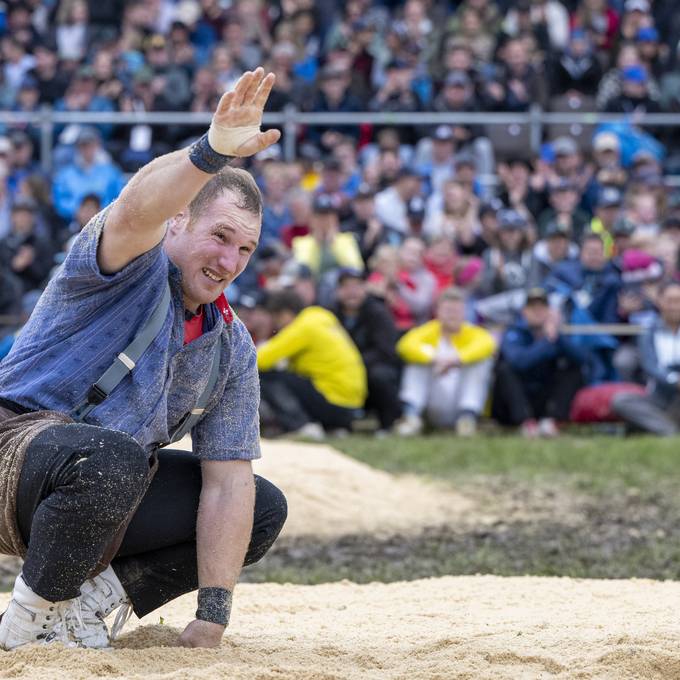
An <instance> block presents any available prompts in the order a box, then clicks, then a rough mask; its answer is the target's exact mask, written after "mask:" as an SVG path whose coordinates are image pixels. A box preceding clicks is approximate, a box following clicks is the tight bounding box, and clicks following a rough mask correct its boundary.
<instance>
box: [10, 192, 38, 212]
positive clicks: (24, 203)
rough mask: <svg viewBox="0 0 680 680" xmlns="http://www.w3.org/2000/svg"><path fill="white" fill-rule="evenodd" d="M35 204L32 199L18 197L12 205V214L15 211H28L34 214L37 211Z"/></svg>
mask: <svg viewBox="0 0 680 680" xmlns="http://www.w3.org/2000/svg"><path fill="white" fill-rule="evenodd" d="M37 207H38V206H37V204H36V202H35V201H34V200H33V199H32V198H26V197H25V196H19V197H18V198H16V199H15V201H14V203H12V212H14V211H15V210H28V211H30V212H34V211H35V210H36V209H37Z"/></svg>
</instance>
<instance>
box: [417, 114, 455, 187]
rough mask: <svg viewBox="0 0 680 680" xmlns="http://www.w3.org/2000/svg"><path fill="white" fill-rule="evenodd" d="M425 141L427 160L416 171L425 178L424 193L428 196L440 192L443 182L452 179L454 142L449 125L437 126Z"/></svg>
mask: <svg viewBox="0 0 680 680" xmlns="http://www.w3.org/2000/svg"><path fill="white" fill-rule="evenodd" d="M424 141H425V140H424ZM427 141H429V147H430V153H429V154H428V156H429V158H427V159H426V160H424V161H423V162H421V163H420V164H419V165H418V168H417V169H418V172H419V173H420V174H421V175H422V176H423V177H424V178H425V184H426V186H425V193H426V194H429V193H435V192H441V190H442V187H443V184H444V182H446V181H447V180H449V179H453V175H454V172H455V170H454V165H453V162H454V158H455V154H456V141H455V139H454V136H453V130H452V129H451V126H449V125H439V126H438V127H437V128H436V129H435V131H434V133H433V134H432V136H431V138H430V139H429V140H427Z"/></svg>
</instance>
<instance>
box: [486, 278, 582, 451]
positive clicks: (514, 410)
mask: <svg viewBox="0 0 680 680" xmlns="http://www.w3.org/2000/svg"><path fill="white" fill-rule="evenodd" d="M559 322H560V318H559V314H557V313H556V312H555V311H554V310H551V309H550V307H549V305H548V295H547V293H546V291H545V290H544V289H542V288H532V289H530V290H529V291H528V292H527V299H526V303H525V305H524V307H523V309H522V317H521V319H520V321H519V322H518V323H517V324H515V325H514V326H512V327H511V328H509V329H508V330H507V331H506V332H505V334H504V335H503V340H502V342H501V351H500V359H499V361H498V364H497V366H496V381H495V385H494V391H493V400H492V404H493V416H494V418H496V420H498V421H499V422H500V423H501V424H502V425H513V426H521V431H522V434H523V435H524V436H525V437H529V438H534V437H537V436H544V437H554V436H556V435H557V434H558V429H557V424H556V421H566V420H568V419H569V407H570V405H571V401H572V399H573V397H574V395H575V394H576V391H577V390H578V389H579V387H581V385H582V383H583V380H582V376H581V364H582V362H583V361H584V356H583V353H581V352H579V351H578V349H577V347H576V346H575V345H573V344H572V343H571V342H570V341H569V339H568V338H566V337H565V336H563V335H561V334H560V331H559Z"/></svg>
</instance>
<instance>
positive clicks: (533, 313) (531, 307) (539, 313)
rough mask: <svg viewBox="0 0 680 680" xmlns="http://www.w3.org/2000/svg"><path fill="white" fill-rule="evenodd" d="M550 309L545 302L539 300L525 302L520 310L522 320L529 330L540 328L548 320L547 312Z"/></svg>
mask: <svg viewBox="0 0 680 680" xmlns="http://www.w3.org/2000/svg"><path fill="white" fill-rule="evenodd" d="M549 310H550V307H548V305H547V304H546V303H545V302H541V301H540V300H533V301H531V302H527V304H526V305H524V309H522V315H523V316H524V320H525V321H526V322H527V324H528V325H529V328H542V327H543V325H544V324H545V322H546V321H547V320H548V312H549Z"/></svg>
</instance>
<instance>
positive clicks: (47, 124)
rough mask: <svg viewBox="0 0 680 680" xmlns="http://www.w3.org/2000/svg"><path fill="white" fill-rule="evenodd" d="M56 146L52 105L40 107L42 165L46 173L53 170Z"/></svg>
mask: <svg viewBox="0 0 680 680" xmlns="http://www.w3.org/2000/svg"><path fill="white" fill-rule="evenodd" d="M53 146H54V121H53V120H52V107H51V106H47V105H44V106H42V107H40V167H41V169H42V171H43V172H44V173H46V174H48V175H49V174H50V173H51V172H52V148H53Z"/></svg>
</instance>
